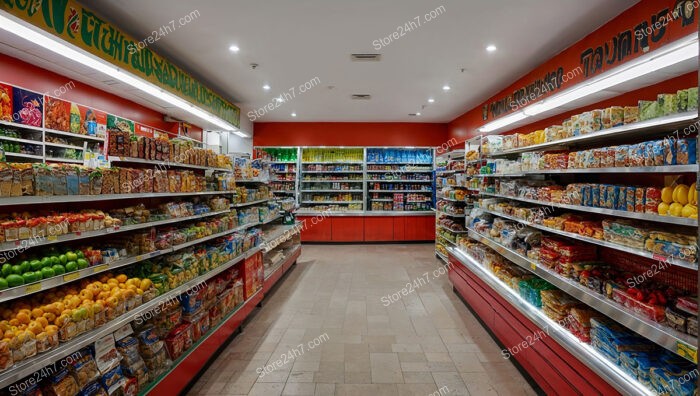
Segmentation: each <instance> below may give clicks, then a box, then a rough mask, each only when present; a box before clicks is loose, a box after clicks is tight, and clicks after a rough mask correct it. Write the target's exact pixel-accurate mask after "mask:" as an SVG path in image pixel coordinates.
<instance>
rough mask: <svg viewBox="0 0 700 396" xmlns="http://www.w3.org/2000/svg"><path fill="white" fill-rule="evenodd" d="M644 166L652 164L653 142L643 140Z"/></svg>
mask: <svg viewBox="0 0 700 396" xmlns="http://www.w3.org/2000/svg"><path fill="white" fill-rule="evenodd" d="M642 144H644V166H654V142H644V143H642Z"/></svg>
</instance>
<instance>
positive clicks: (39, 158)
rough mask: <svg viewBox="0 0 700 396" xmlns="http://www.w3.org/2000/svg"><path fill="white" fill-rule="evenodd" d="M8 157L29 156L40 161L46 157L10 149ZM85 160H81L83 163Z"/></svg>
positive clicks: (6, 153) (7, 153)
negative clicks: (13, 151)
mask: <svg viewBox="0 0 700 396" xmlns="http://www.w3.org/2000/svg"><path fill="white" fill-rule="evenodd" d="M5 156H6V157H17V158H29V159H35V160H39V161H43V160H44V157H42V156H41V155H33V154H22V153H11V152H9V151H6V152H5ZM82 162H83V161H80V163H82Z"/></svg>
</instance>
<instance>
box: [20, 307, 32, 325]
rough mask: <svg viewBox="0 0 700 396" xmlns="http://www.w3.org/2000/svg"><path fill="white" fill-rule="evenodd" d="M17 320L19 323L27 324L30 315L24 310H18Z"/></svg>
mask: <svg viewBox="0 0 700 396" xmlns="http://www.w3.org/2000/svg"><path fill="white" fill-rule="evenodd" d="M23 311H24V310H23ZM17 321H18V322H19V323H20V324H29V322H30V321H31V317H30V316H29V315H27V314H26V313H24V312H20V313H18V314H17Z"/></svg>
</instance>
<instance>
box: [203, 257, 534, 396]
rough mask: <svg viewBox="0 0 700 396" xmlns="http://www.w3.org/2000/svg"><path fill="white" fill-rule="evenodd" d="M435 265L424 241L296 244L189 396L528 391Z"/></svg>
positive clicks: (530, 392) (378, 395) (400, 395)
mask: <svg viewBox="0 0 700 396" xmlns="http://www.w3.org/2000/svg"><path fill="white" fill-rule="evenodd" d="M439 267H440V262H438V261H437V260H436V259H435V256H434V253H433V245H432V244H430V245H427V244H425V245H423V244H421V245H340V246H338V245H304V246H303V254H302V257H301V258H300V260H299V262H298V264H297V266H296V268H294V269H293V270H291V273H290V274H289V276H288V277H287V278H286V279H284V280H283V281H282V283H281V284H280V287H279V288H278V289H277V290H276V291H275V292H274V293H273V294H272V295H270V296H268V297H267V298H266V300H265V302H264V304H265V305H264V306H263V308H262V309H261V310H260V311H259V312H258V313H257V314H256V315H255V316H254V317H253V319H252V320H251V321H250V322H249V323H248V324H247V326H246V327H245V329H244V331H243V333H242V334H240V335H239V336H237V337H236V338H235V339H234V340H233V341H232V342H231V344H230V345H229V346H228V348H227V349H226V350H225V351H224V352H222V354H221V355H220V356H219V358H218V359H217V360H216V362H214V363H213V364H212V366H211V367H210V368H209V370H207V372H206V373H205V374H204V375H203V376H202V377H201V378H200V380H199V381H198V382H197V384H196V385H195V386H194V387H193V388H192V390H191V392H190V394H197V395H264V396H274V395H319V396H320V395H348V396H349V395H372V396H383V395H397V396H403V395H406V396H408V395H421V396H429V395H431V394H433V392H438V393H435V395H441V396H443V395H472V396H477V395H478V396H483V395H501V396H505V395H508V396H510V395H534V394H535V392H534V391H533V390H532V388H531V387H530V386H529V385H528V384H527V383H526V382H525V380H524V379H523V377H522V376H521V375H520V373H519V372H518V371H517V370H516V369H515V367H514V366H513V365H512V364H511V363H510V362H509V361H506V360H504V359H503V357H502V355H501V353H500V349H499V348H498V346H497V345H496V344H495V343H494V341H493V340H492V339H491V338H490V337H489V335H488V334H487V333H486V331H485V330H484V329H483V328H482V327H481V325H480V324H479V323H478V322H477V321H476V319H475V318H474V316H473V315H472V314H471V313H470V312H469V311H468V310H467V308H466V307H465V306H464V304H463V303H462V301H460V300H459V299H458V298H457V296H456V295H455V294H454V293H453V292H452V286H451V285H450V283H449V280H448V277H447V275H440V274H439V273H438V277H437V278H434V277H433V275H432V274H433V271H434V270H435V269H438V268H439ZM426 272H429V276H428V279H429V280H430V281H429V282H425V281H423V282H420V284H419V283H418V282H417V283H416V286H419V287H418V288H416V289H414V291H413V292H412V293H408V294H407V295H405V296H404V295H401V296H400V299H399V300H398V301H395V302H390V301H389V299H388V298H384V299H382V297H386V296H387V295H390V294H393V293H396V292H399V293H400V291H401V289H402V288H404V287H406V284H407V283H408V282H413V281H414V280H416V279H419V278H421V277H423V274H424V273H426ZM394 297H397V296H394ZM392 300H395V299H394V298H392ZM314 341H315V344H314ZM309 342H311V344H309ZM309 345H311V346H315V345H318V346H315V347H314V348H311V347H310V346H309ZM266 365H269V368H270V369H273V368H274V370H272V371H271V372H270V373H265V374H264V375H263V374H261V375H258V373H260V372H261V371H262V368H263V367H264V366H266ZM273 366H275V367H273ZM448 391H449V392H448Z"/></svg>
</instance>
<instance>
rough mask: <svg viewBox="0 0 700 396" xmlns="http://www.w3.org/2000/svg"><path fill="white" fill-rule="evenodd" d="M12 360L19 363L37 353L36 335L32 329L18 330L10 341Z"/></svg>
mask: <svg viewBox="0 0 700 396" xmlns="http://www.w3.org/2000/svg"><path fill="white" fill-rule="evenodd" d="M10 348H11V349H12V360H13V361H14V362H15V363H17V362H20V361H22V360H24V359H28V358H30V357H32V356H34V355H36V354H37V352H38V350H37V348H36V336H35V335H34V333H32V332H31V331H26V330H25V331H21V330H20V331H18V332H17V333H16V334H15V338H14V339H12V342H10Z"/></svg>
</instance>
